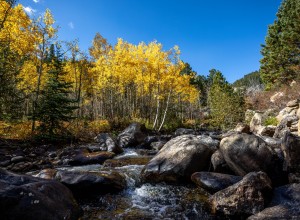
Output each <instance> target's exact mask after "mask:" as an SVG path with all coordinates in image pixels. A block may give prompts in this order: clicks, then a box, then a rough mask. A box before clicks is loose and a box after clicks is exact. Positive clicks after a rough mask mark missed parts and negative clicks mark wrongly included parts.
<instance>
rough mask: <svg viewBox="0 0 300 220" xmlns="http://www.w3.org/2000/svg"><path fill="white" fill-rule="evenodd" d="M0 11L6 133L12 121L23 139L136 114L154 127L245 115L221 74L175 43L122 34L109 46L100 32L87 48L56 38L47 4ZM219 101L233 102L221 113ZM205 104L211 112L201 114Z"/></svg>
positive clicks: (0, 108)
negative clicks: (186, 58)
mask: <svg viewBox="0 0 300 220" xmlns="http://www.w3.org/2000/svg"><path fill="white" fill-rule="evenodd" d="M0 10H1V18H0V19H1V30H0V50H1V60H0V62H1V63H0V65H1V75H0V77H1V81H0V84H1V85H0V88H1V96H0V120H1V124H0V134H2V135H5V133H7V135H8V133H9V130H16V129H15V128H17V130H19V133H20V134H16V135H17V136H18V135H20V136H23V137H24V138H25V137H26V138H27V137H32V136H34V135H43V136H49V135H50V136H55V135H58V136H63V135H72V136H76V134H77V133H79V131H80V132H82V130H86V131H89V129H90V131H91V133H92V135H95V133H96V132H99V131H101V130H102V129H103V130H107V129H109V128H114V127H119V126H122V125H123V126H124V125H126V124H128V123H129V122H132V121H138V122H143V123H145V124H146V126H147V127H148V128H149V129H153V130H157V131H160V130H168V129H174V128H175V127H178V126H183V125H184V124H186V126H193V127H195V126H196V125H197V124H199V123H204V121H205V123H209V124H212V125H213V126H214V127H216V128H220V127H228V126H230V125H233V124H234V123H235V122H236V121H238V120H240V119H241V115H239V114H236V115H233V114H230V115H231V117H227V116H228V113H229V112H231V113H232V112H233V111H235V110H236V112H237V113H239V112H241V110H240V109H242V108H240V107H239V103H238V104H235V100H236V99H239V95H238V94H235V93H234V92H233V90H232V88H231V86H230V85H229V83H228V82H226V79H225V78H224V76H223V75H222V73H221V72H220V71H217V70H211V71H210V74H209V75H208V76H207V77H205V76H200V75H197V73H196V72H194V71H193V70H192V68H191V67H190V65H189V64H188V63H185V62H183V61H182V60H181V59H180V49H179V47H178V46H174V47H173V48H171V49H169V50H167V51H166V50H163V45H162V44H160V43H159V42H156V41H153V42H150V43H149V44H146V43H144V42H141V43H139V44H138V45H133V44H131V43H128V42H126V41H125V40H123V39H118V41H117V43H116V45H111V44H110V43H109V42H107V40H106V39H105V38H104V37H103V36H101V34H100V33H96V34H95V37H94V39H93V41H92V42H93V43H92V45H91V46H90V48H89V51H88V52H86V51H82V50H81V49H80V48H79V46H78V40H77V39H74V41H71V42H62V41H60V40H59V28H58V27H57V26H56V25H55V19H54V18H53V16H52V13H51V11H50V10H47V11H46V12H45V13H44V14H43V16H41V17H39V18H38V19H31V18H30V17H29V16H28V15H27V14H26V12H25V11H24V10H23V6H22V5H21V4H17V3H15V1H1V8H0ZM219 94H222V97H221V96H220V95H219ZM218 98H219V99H220V100H216V99H218ZM220 101H223V102H226V103H232V105H229V106H228V109H226V111H223V112H221V113H220V112H219V109H220V106H222V103H220ZM239 102H240V103H241V100H240V101H239ZM208 105H211V107H212V108H211V109H212V110H211V113H212V114H211V116H210V115H209V116H208V117H202V116H203V115H205V111H206V110H205V109H206V107H207V106H208ZM218 105H219V106H218ZM208 119H209V120H210V121H209V120H208ZM224 120H225V121H226V120H227V121H226V122H224V123H222V122H223V121H224ZM93 129H94V130H93ZM99 129H100V130H99ZM93 132H94V133H93Z"/></svg>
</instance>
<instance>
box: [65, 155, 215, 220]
mask: <svg viewBox="0 0 300 220" xmlns="http://www.w3.org/2000/svg"><path fill="white" fill-rule="evenodd" d="M140 156H141V155H140V153H139V152H138V151H137V150H133V149H126V151H125V152H124V153H123V154H121V155H119V156H117V157H116V158H115V159H120V158H126V157H140ZM61 169H68V170H72V171H92V172H97V171H99V170H101V169H107V168H105V167H103V166H101V165H89V166H82V167H69V168H61ZM114 169H115V170H117V171H119V172H120V173H122V174H124V175H125V177H126V181H127V189H126V190H124V191H122V192H121V193H118V194H107V195H103V196H101V197H99V198H98V199H95V200H93V201H91V202H89V203H86V202H84V203H82V204H81V206H82V208H83V210H84V216H83V217H82V220H87V219H103V220H105V219H109V220H112V219H137V220H140V219H193V220H197V219H214V217H213V216H212V215H210V212H209V209H208V206H207V203H206V202H207V194H206V193H205V192H204V191H202V190H201V189H199V188H195V187H194V186H175V185H167V184H164V183H161V184H155V185H152V184H149V183H146V184H143V183H141V181H140V173H141V171H142V169H143V165H135V164H131V165H127V166H122V167H116V168H114Z"/></svg>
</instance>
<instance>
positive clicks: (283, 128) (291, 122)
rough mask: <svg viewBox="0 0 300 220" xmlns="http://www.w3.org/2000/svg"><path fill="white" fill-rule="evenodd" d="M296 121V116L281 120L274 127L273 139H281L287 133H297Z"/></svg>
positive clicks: (297, 119)
mask: <svg viewBox="0 0 300 220" xmlns="http://www.w3.org/2000/svg"><path fill="white" fill-rule="evenodd" d="M298 121H299V118H298V116H297V115H292V116H286V117H285V118H283V119H282V120H281V122H280V123H279V125H278V126H277V127H276V130H275V133H274V136H273V137H274V138H282V137H283V135H284V133H285V132H287V131H291V132H293V131H298Z"/></svg>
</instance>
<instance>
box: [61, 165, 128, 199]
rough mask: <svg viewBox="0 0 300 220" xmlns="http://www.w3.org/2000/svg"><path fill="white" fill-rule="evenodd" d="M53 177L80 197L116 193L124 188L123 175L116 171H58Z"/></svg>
mask: <svg viewBox="0 0 300 220" xmlns="http://www.w3.org/2000/svg"><path fill="white" fill-rule="evenodd" d="M55 179H56V180H58V181H60V182H61V183H62V184H64V185H65V186H67V187H68V188H69V189H70V190H71V191H72V192H73V194H74V196H75V197H77V198H80V199H85V198H90V197H97V196H99V195H102V194H107V193H116V192H120V191H122V190H124V189H125V188H126V180H125V176H124V175H122V174H120V173H118V172H117V171H113V170H111V171H99V172H75V171H72V172H71V171H58V172H57V173H56V175H55Z"/></svg>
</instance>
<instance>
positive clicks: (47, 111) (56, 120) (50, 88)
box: [36, 45, 76, 138]
mask: <svg viewBox="0 0 300 220" xmlns="http://www.w3.org/2000/svg"><path fill="white" fill-rule="evenodd" d="M47 62H48V65H50V66H51V68H50V70H49V71H48V75H47V77H48V81H47V83H46V86H45V89H44V90H43V91H42V96H41V99H40V103H39V105H38V106H39V107H38V111H37V115H36V118H37V120H38V121H39V122H40V126H39V130H40V132H41V134H42V135H43V136H44V137H48V138H55V137H57V136H60V135H61V133H62V122H67V121H70V120H71V119H72V118H73V117H72V112H73V110H74V109H76V107H75V106H74V105H72V104H73V103H75V102H76V101H75V100H73V99H70V98H69V93H70V92H71V90H70V89H71V84H70V83H67V82H66V81H65V80H64V75H65V73H64V71H63V66H64V64H63V59H62V55H61V53H60V51H59V48H57V50H56V54H55V49H54V45H52V46H51V48H50V53H49V55H48V58H47Z"/></svg>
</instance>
